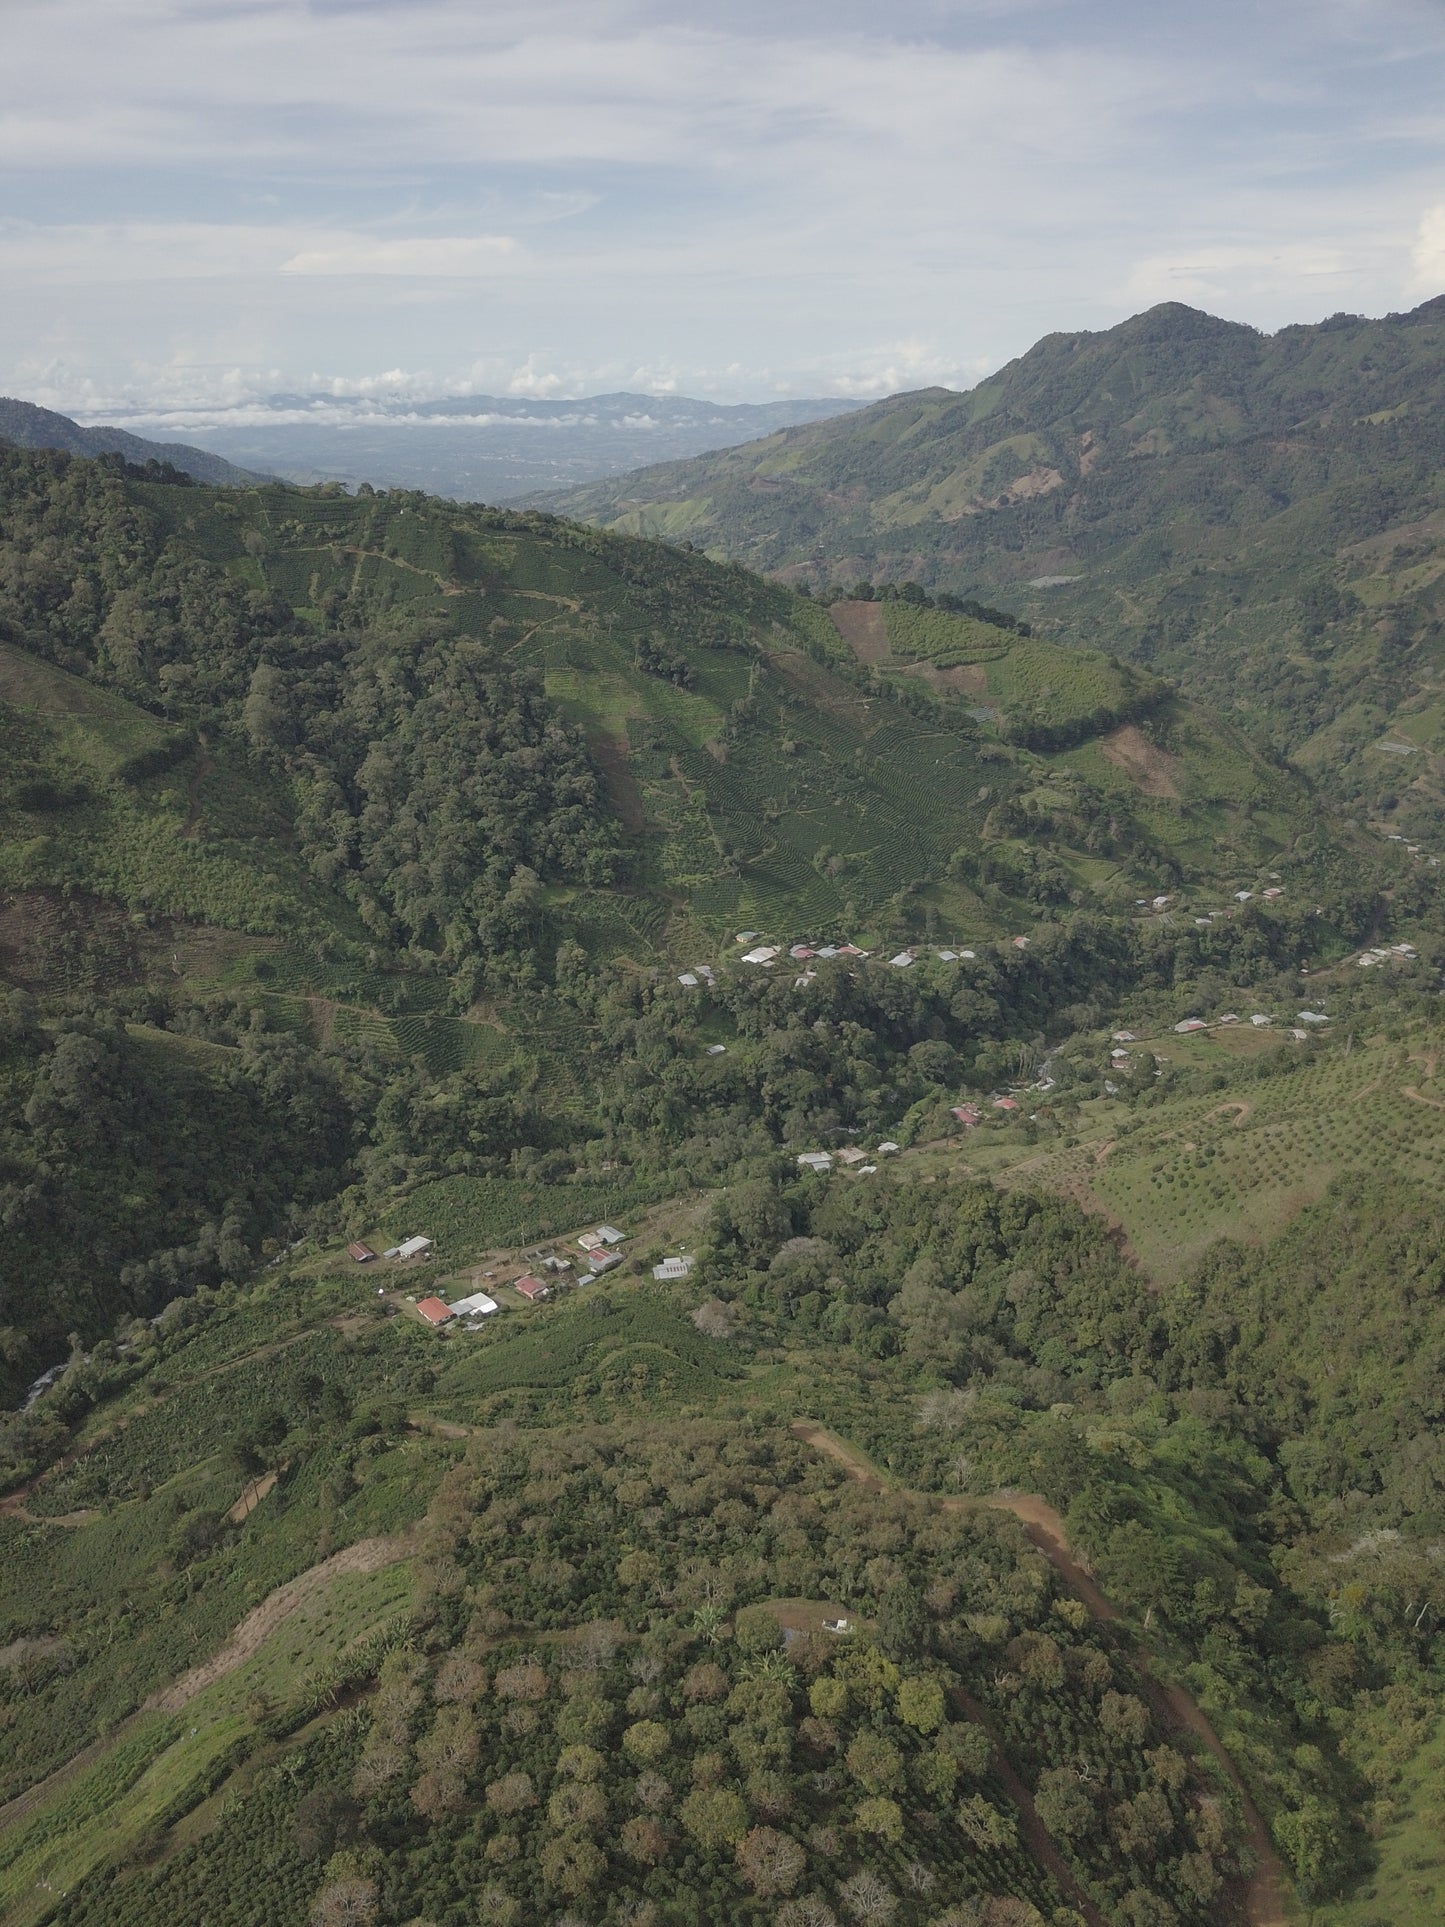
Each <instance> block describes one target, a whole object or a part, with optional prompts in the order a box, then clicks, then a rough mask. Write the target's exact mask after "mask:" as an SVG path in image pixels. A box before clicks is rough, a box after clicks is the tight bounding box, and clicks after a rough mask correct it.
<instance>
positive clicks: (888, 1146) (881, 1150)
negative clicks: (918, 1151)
mask: <svg viewBox="0 0 1445 1927" xmlns="http://www.w3.org/2000/svg"><path fill="white" fill-rule="evenodd" d="M902 1149H903V1146H902V1145H901V1144H895V1143H894V1141H893V1139H892V1138H891V1137H886V1138H884V1140H883V1142H882V1143H881V1144H880V1145H879V1146H878V1155H879V1157H881V1158H896V1157H897V1155H898V1153H899V1152H900V1151H901V1150H902Z"/></svg>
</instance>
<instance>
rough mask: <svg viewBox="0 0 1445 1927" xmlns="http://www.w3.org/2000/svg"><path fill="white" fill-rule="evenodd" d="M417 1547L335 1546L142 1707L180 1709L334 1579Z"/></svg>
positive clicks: (385, 1542) (374, 1542) (373, 1568)
mask: <svg viewBox="0 0 1445 1927" xmlns="http://www.w3.org/2000/svg"><path fill="white" fill-rule="evenodd" d="M414 1550H415V1547H414V1546H413V1545H412V1542H411V1541H410V1540H409V1539H358V1540H357V1542H356V1544H355V1545H354V1546H345V1547H343V1549H342V1550H341V1551H340V1552H334V1553H333V1554H332V1555H331V1557H330V1558H329V1559H323V1560H322V1562H321V1564H320V1565H319V1566H312V1567H310V1568H309V1570H307V1571H306V1572H302V1573H298V1574H297V1576H296V1577H295V1578H294V1579H288V1580H287V1582H286V1584H285V1585H284V1586H278V1587H277V1588H276V1590H275V1592H273V1593H268V1594H267V1596H266V1597H265V1598H264V1599H263V1600H262V1601H261V1603H260V1605H259V1606H253V1607H252V1609H251V1611H250V1612H248V1613H247V1614H246V1617H245V1618H244V1619H243V1620H242V1621H241V1623H240V1625H239V1626H237V1628H236V1630H235V1631H234V1632H233V1633H232V1634H231V1637H230V1638H229V1639H228V1640H227V1641H226V1643H225V1645H224V1646H223V1647H222V1648H221V1650H220V1651H219V1652H218V1653H213V1654H212V1655H211V1657H210V1658H209V1659H206V1660H202V1661H201V1664H200V1665H199V1666H193V1667H192V1668H191V1670H190V1672H188V1673H186V1674H184V1675H183V1676H182V1677H181V1678H180V1679H178V1680H177V1681H176V1682H175V1684H174V1685H173V1686H168V1687H166V1688H165V1690H164V1691H163V1692H160V1693H152V1694H151V1696H150V1698H149V1699H148V1700H146V1701H145V1702H144V1704H143V1705H142V1707H141V1711H142V1712H143V1713H179V1712H180V1710H181V1708H182V1707H183V1706H186V1705H188V1704H189V1703H190V1701H191V1700H193V1699H194V1698H195V1697H196V1695H197V1693H202V1692H204V1691H205V1689H206V1688H207V1687H208V1686H214V1685H215V1683H216V1681H217V1680H218V1679H224V1678H225V1677H226V1675H227V1673H234V1672H235V1670H236V1668H237V1667H238V1666H244V1665H245V1663H246V1661H247V1660H248V1659H252V1658H254V1657H255V1655H256V1654H257V1653H258V1652H259V1651H260V1650H261V1648H262V1646H264V1645H265V1643H266V1641H267V1640H268V1639H269V1638H270V1637H271V1635H272V1633H274V1632H275V1631H276V1628H277V1627H278V1626H282V1625H284V1624H285V1622H286V1621H287V1620H288V1619H289V1618H290V1617H291V1615H292V1613H294V1612H295V1611H296V1609H297V1608H298V1607H299V1606H303V1605H305V1603H306V1601H307V1600H308V1599H311V1598H313V1597H314V1596H315V1595H316V1594H317V1593H318V1592H321V1591H323V1590H324V1588H325V1587H327V1586H329V1585H330V1584H331V1582H332V1580H333V1579H339V1578H341V1576H342V1575H343V1574H344V1573H352V1572H380V1571H381V1569H382V1567H383V1566H394V1565H395V1564H396V1562H397V1561H398V1560H399V1559H405V1558H406V1557H407V1556H408V1555H409V1554H410V1553H411V1552H413V1551H414Z"/></svg>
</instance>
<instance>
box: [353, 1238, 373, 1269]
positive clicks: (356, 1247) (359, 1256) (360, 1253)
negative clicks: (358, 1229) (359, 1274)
mask: <svg viewBox="0 0 1445 1927" xmlns="http://www.w3.org/2000/svg"><path fill="white" fill-rule="evenodd" d="M346 1255H347V1257H348V1258H354V1259H355V1260H356V1262H357V1264H359V1265H369V1264H370V1263H371V1262H372V1260H373V1259H374V1258H375V1257H376V1253H375V1252H374V1251H373V1250H372V1248H371V1246H370V1245H364V1244H363V1243H362V1242H361V1240H360V1239H359V1238H358V1239H357V1241H356V1243H355V1244H350V1245H348V1246H347V1247H346Z"/></svg>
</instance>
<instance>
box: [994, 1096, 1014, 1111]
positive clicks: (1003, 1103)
mask: <svg viewBox="0 0 1445 1927" xmlns="http://www.w3.org/2000/svg"><path fill="white" fill-rule="evenodd" d="M1018 1107H1019V1106H1018V1099H1017V1098H1015V1097H996V1098H995V1099H994V1101H993V1108H994V1109H995V1110H996V1111H1016V1110H1017V1109H1018Z"/></svg>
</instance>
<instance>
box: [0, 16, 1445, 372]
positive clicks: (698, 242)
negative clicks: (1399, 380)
mask: <svg viewBox="0 0 1445 1927" xmlns="http://www.w3.org/2000/svg"><path fill="white" fill-rule="evenodd" d="M4 13H5V28H4V42H5V62H6V93H7V100H8V101H10V102H12V103H15V104H16V105H15V106H14V107H13V108H12V111H11V112H10V113H9V115H8V116H6V117H5V119H4V120H3V122H0V163H8V174H7V193H6V206H7V207H8V208H9V209H10V210H12V214H13V216H14V217H15V218H12V219H11V220H10V221H8V222H4V223H0V283H3V286H4V288H5V301H4V303H3V304H0V386H9V387H17V386H22V385H23V384H24V383H26V382H35V381H36V380H37V379H38V378H37V377H36V375H35V374H34V371H37V370H39V371H44V381H45V382H46V383H48V384H49V389H50V392H51V394H52V395H53V396H54V398H55V399H57V400H59V401H60V402H61V404H62V405H63V404H64V401H65V400H66V399H71V398H77V397H81V398H84V397H89V398H93V397H95V396H97V395H98V396H102V397H109V398H115V399H117V400H122V399H126V398H129V399H130V400H131V401H133V402H135V401H139V400H141V399H142V398H147V399H149V401H150V402H151V403H152V405H154V406H162V405H169V404H170V403H172V402H175V401H186V402H189V403H195V402H200V401H210V400H215V401H218V402H224V403H226V404H228V405H229V404H230V403H232V402H235V401H238V400H245V399H248V398H250V399H255V398H257V397H259V396H262V395H264V394H266V393H269V392H273V391H274V390H275V389H276V388H278V387H279V388H283V389H285V390H286V391H287V392H296V391H301V392H305V391H306V390H307V389H308V388H309V387H311V386H314V385H316V382H317V380H318V379H319V378H317V377H314V376H312V375H308V374H307V373H306V372H305V371H309V370H315V369H316V368H318V367H325V368H328V369H330V370H332V371H333V372H332V373H331V374H329V375H328V376H327V377H326V379H327V381H334V382H338V383H340V384H342V387H341V388H340V389H338V390H337V392H354V393H355V394H357V395H358V396H362V395H365V394H368V393H370V394H374V395H377V396H381V395H383V394H391V395H411V396H413V397H420V396H422V395H431V394H436V393H438V392H442V391H444V390H451V391H453V392H462V393H466V392H479V393H510V394H515V395H520V396H527V395H534V396H536V397H538V398H556V397H561V396H568V395H571V396H576V395H580V394H586V393H589V392H592V393H595V392H598V391H599V390H600V389H604V388H622V387H625V388H630V389H637V390H641V391H644V392H656V393H668V392H693V393H704V394H717V395H719V396H729V397H737V396H740V395H745V394H749V393H751V394H758V393H763V392H766V393H794V394H796V393H812V394H817V393H820V392H825V393H834V394H840V395H843V394H846V395H856V396H871V395H874V394H880V393H886V392H889V391H890V390H891V389H893V388H898V387H904V388H908V387H921V386H925V385H928V384H930V383H935V382H936V383H943V384H946V385H948V386H962V385H967V384H968V383H969V382H971V381H972V380H974V379H977V377H978V376H979V375H980V374H981V373H983V372H986V371H987V370H988V369H990V368H992V367H996V366H997V365H998V364H999V363H1000V362H1002V361H1003V360H1005V359H1007V358H1008V356H1009V355H1011V354H1014V353H1018V352H1020V351H1022V350H1023V349H1024V348H1026V347H1027V346H1028V345H1029V344H1030V342H1031V341H1032V340H1033V339H1035V338H1036V337H1037V336H1038V335H1039V334H1041V333H1043V332H1045V331H1047V330H1049V329H1052V328H1072V327H1086V326H1107V325H1109V324H1110V323H1111V322H1113V321H1115V320H1118V319H1120V318H1122V316H1123V315H1124V314H1125V313H1127V312H1128V311H1129V310H1130V309H1131V308H1136V307H1140V306H1143V305H1147V304H1149V303H1151V302H1153V301H1157V300H1161V299H1170V298H1173V299H1181V300H1186V301H1192V302H1195V303H1198V304H1200V305H1203V306H1214V307H1222V308H1224V309H1225V310H1226V311H1228V312H1230V313H1232V314H1234V315H1237V316H1238V317H1239V318H1241V319H1248V320H1252V321H1255V322H1257V323H1258V324H1260V325H1263V326H1276V325H1279V323H1281V322H1283V321H1286V320H1291V319H1310V318H1314V317H1316V316H1318V315H1322V314H1324V313H1328V312H1330V311H1331V310H1332V309H1335V308H1338V307H1342V306H1350V307H1361V308H1365V309H1367V310H1371V311H1379V310H1380V309H1382V308H1385V307H1390V306H1398V305H1400V304H1401V301H1402V299H1403V298H1406V297H1407V296H1409V295H1411V294H1418V293H1419V292H1422V291H1423V292H1434V291H1435V289H1436V288H1437V287H1438V286H1439V285H1440V284H1441V280H1442V278H1445V277H1442V270H1441V267H1440V258H1441V255H1442V251H1445V243H1442V242H1441V240H1440V238H1439V228H1438V223H1436V224H1435V225H1432V222H1435V221H1436V215H1435V212H1434V210H1435V204H1436V203H1437V202H1439V201H1440V181H1441V178H1442V169H1441V163H1442V161H1445V117H1442V116H1441V114H1440V111H1439V106H1438V103H1439V101H1440V99H1441V98H1445V64H1442V58H1441V56H1442V47H1445V25H1442V22H1441V19H1440V17H1439V15H1438V9H1432V7H1431V6H1429V5H1426V4H1425V3H1424V0H1276V3H1275V5H1273V6H1272V7H1269V8H1260V7H1258V6H1257V4H1255V0H1215V4H1214V5H1212V6H1209V7H1205V8H1202V9H1197V10H1196V14H1195V15H1194V16H1192V17H1191V23H1190V32H1189V34H1188V36H1187V37H1186V36H1184V35H1182V34H1181V33H1180V32H1179V29H1178V23H1177V20H1174V19H1172V18H1171V17H1170V10H1169V9H1167V8H1165V9H1158V8H1156V7H1150V6H1149V5H1147V4H1146V0H1111V4H1110V5H1109V6H1107V7H1100V8H1086V7H1080V6H1078V5H1077V0H893V4H892V5H891V6H890V8H889V9H888V10H886V12H884V11H880V10H878V9H876V7H869V6H865V5H864V4H863V0H766V4H764V0H737V4H736V5H735V6H734V7H732V8H730V9H727V10H718V9H714V10H712V11H711V12H710V13H708V14H704V13H703V11H702V10H701V9H699V8H696V7H695V6H693V5H691V4H689V5H682V4H680V0H528V3H527V4H526V5H525V6H524V5H522V4H521V0H487V4H486V5H485V6H478V5H477V4H476V0H4ZM1422 208H1426V209H1429V210H1432V212H1429V213H1427V215H1426V217H1425V220H1424V223H1423V224H1422V223H1421V218H1420V210H1421V209H1422ZM22 216H23V217H25V218H23V219H22V218H19V217H22ZM359 284H360V285H359ZM90 290H94V291H95V294H94V297H92V296H91V295H90V293H89V292H88V291H90ZM82 291H85V292H82ZM276 370H281V371H283V372H282V373H281V374H280V375H276V374H275V371H276ZM375 370H384V371H390V372H389V373H387V374H383V375H376V374H375V373H373V372H372V371H375ZM268 371H270V372H268ZM392 376H398V377H400V379H399V381H398V382H397V384H396V385H395V386H392V387H386V386H385V385H382V386H376V387H370V388H369V387H368V386H367V384H369V383H381V384H385V383H387V382H388V381H390V380H391V378H392ZM238 378H239V382H240V388H239V389H238V386H237V381H238ZM67 384H71V385H72V387H71V391H70V394H69V395H67V393H66V385H67ZM242 391H244V392H242ZM26 392H37V390H36V389H35V388H34V387H32V388H28V389H27V390H26Z"/></svg>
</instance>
